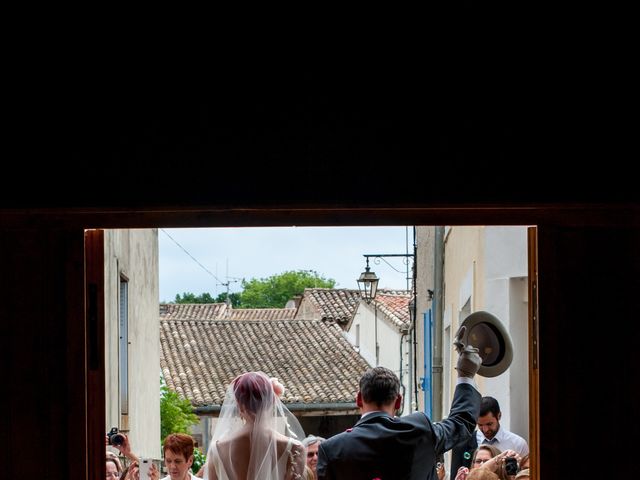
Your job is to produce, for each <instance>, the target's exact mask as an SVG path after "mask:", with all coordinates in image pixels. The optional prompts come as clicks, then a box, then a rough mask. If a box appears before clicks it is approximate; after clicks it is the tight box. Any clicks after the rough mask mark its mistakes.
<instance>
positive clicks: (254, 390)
mask: <svg viewBox="0 0 640 480" xmlns="http://www.w3.org/2000/svg"><path fill="white" fill-rule="evenodd" d="M283 392H284V387H283V386H282V385H281V384H280V383H279V382H278V381H277V379H275V378H269V377H268V376H267V375H266V374H264V373H262V372H248V373H244V374H242V375H240V376H238V377H236V378H235V379H234V380H233V381H232V382H231V384H230V385H229V387H228V388H227V392H226V395H225V399H224V402H223V404H222V409H221V410H220V417H219V418H218V422H217V423H216V426H215V430H214V432H213V436H212V438H211V443H210V445H209V451H208V453H207V464H206V466H205V475H204V478H205V479H206V480H295V479H301V478H303V476H302V475H303V472H304V468H305V465H306V458H305V457H306V454H305V448H304V447H303V446H302V443H301V442H300V440H301V439H302V438H304V432H303V431H302V428H301V427H300V424H299V423H298V421H297V420H296V418H295V417H294V416H293V415H292V414H291V412H289V410H288V409H287V408H286V407H285V406H284V405H283V404H282V402H281V401H280V398H279V397H280V395H282V393H283Z"/></svg>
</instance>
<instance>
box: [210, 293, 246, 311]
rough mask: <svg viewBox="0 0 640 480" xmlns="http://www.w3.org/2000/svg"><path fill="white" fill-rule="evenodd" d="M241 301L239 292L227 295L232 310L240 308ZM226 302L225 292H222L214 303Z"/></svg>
mask: <svg viewBox="0 0 640 480" xmlns="http://www.w3.org/2000/svg"><path fill="white" fill-rule="evenodd" d="M241 299H242V293H239V292H231V293H230V294H229V301H230V302H231V306H232V307H233V308H237V307H240V303H241ZM226 301H227V292H222V293H221V294H220V295H218V296H217V297H216V301H215V303H226Z"/></svg>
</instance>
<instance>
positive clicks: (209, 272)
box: [160, 228, 224, 285]
mask: <svg viewBox="0 0 640 480" xmlns="http://www.w3.org/2000/svg"><path fill="white" fill-rule="evenodd" d="M160 230H161V231H162V232H163V233H164V234H165V235H166V236H167V237H169V238H170V239H171V240H172V241H173V243H175V244H176V245H177V246H179V247H180V248H181V249H182V251H183V252H184V253H186V254H187V255H189V256H190V257H191V259H192V260H193V261H194V262H196V263H197V264H198V265H200V267H201V268H202V269H203V270H204V271H205V272H207V273H208V274H209V275H211V276H212V277H213V278H215V279H216V281H217V282H218V283H221V284H222V285H224V283H223V282H222V280H220V279H219V278H218V277H216V276H215V275H214V274H213V273H211V271H210V270H209V269H208V268H207V267H205V266H204V265H202V264H201V263H200V262H199V261H198V260H196V258H195V257H194V256H193V255H191V254H190V253H189V252H187V250H186V249H185V248H184V247H183V246H182V245H180V244H179V243H178V242H177V241H176V239H175V238H173V237H172V236H171V235H169V234H168V233H167V232H166V231H165V229H164V228H161V229H160Z"/></svg>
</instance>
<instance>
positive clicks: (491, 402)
mask: <svg viewBox="0 0 640 480" xmlns="http://www.w3.org/2000/svg"><path fill="white" fill-rule="evenodd" d="M489 412H491V413H493V416H494V417H497V416H498V414H499V413H500V405H499V404H498V401H497V400H496V399H495V398H493V397H482V401H481V402H480V416H481V417H484V416H485V415H486V414H487V413H489Z"/></svg>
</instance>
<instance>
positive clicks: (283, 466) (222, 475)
mask: <svg viewBox="0 0 640 480" xmlns="http://www.w3.org/2000/svg"><path fill="white" fill-rule="evenodd" d="M292 447H293V440H292V439H291V438H290V439H289V441H288V442H287V447H286V448H285V450H284V452H283V453H282V455H281V456H280V458H279V459H278V463H277V465H276V468H275V469H274V471H273V472H272V474H271V476H270V477H269V478H265V479H261V480H284V479H285V478H294V479H295V478H302V477H301V475H299V474H297V473H295V472H293V471H291V472H289V475H287V462H289V460H290V459H291V455H292V450H291V449H292ZM210 448H211V451H210V455H211V456H212V461H213V466H214V468H215V469H216V475H217V476H218V480H235V478H233V477H230V476H229V474H228V473H227V471H226V470H225V468H224V463H223V462H222V459H221V458H220V455H219V454H218V446H217V445H216V443H213V444H212V445H211V447H210ZM291 460H292V459H291ZM294 463H295V462H293V461H291V462H289V464H290V470H291V469H292V467H293V465H294ZM278 472H282V473H281V475H280V476H278Z"/></svg>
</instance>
